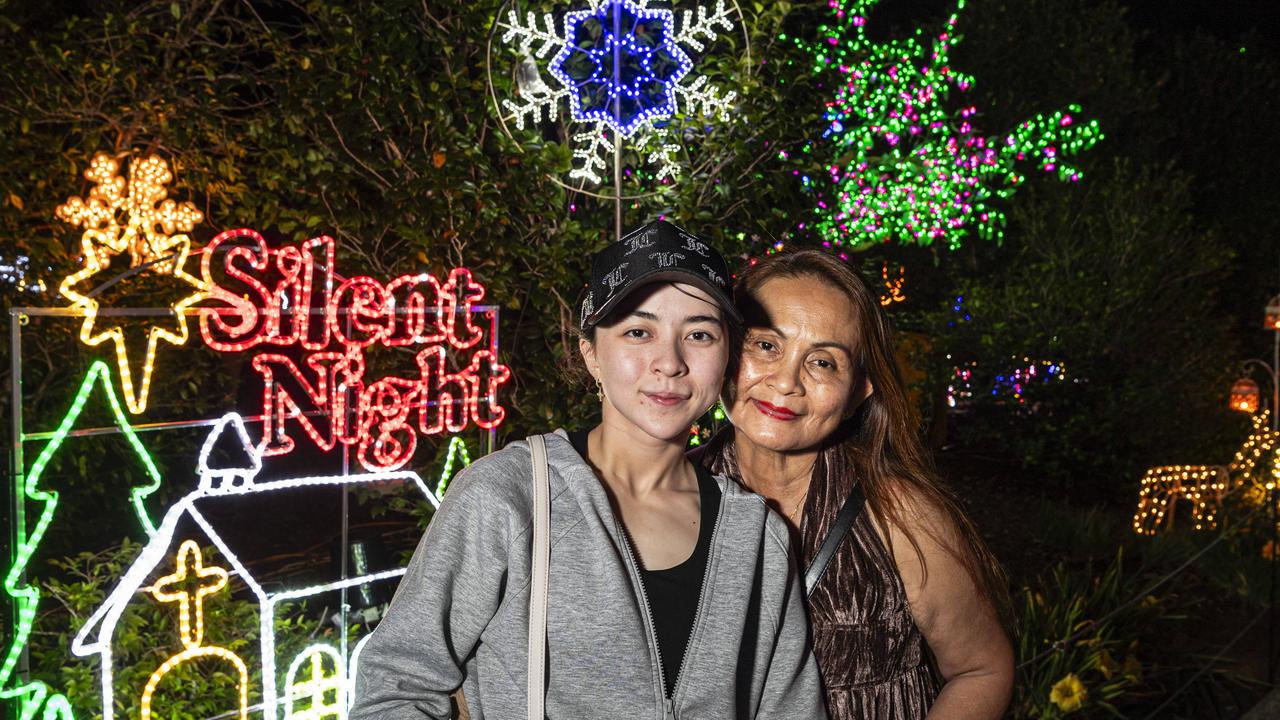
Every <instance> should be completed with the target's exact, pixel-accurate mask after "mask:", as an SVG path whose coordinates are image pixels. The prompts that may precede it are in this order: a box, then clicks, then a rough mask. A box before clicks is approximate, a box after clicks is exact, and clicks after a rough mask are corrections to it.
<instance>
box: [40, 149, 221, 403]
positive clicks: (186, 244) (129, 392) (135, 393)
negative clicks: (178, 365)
mask: <svg viewBox="0 0 1280 720" xmlns="http://www.w3.org/2000/svg"><path fill="white" fill-rule="evenodd" d="M119 170H120V166H119V163H117V162H116V161H115V160H113V159H112V158H110V157H108V156H107V155H105V154H101V153H99V154H98V155H96V156H94V158H93V161H92V162H91V163H90V165H89V169H88V170H86V171H85V173H84V175H85V177H86V178H87V179H89V180H90V181H92V182H93V183H94V184H95V185H94V187H93V189H92V190H90V192H89V197H88V199H87V200H85V199H81V198H79V197H72V198H69V199H68V200H67V202H66V203H64V204H63V205H60V206H58V208H57V210H56V211H55V212H56V214H57V216H58V217H59V218H60V219H62V220H65V221H66V222H68V223H70V224H72V225H76V226H79V227H83V228H84V234H83V235H82V236H81V239H80V247H81V249H82V250H83V252H84V268H82V269H81V270H79V271H77V272H75V273H73V274H71V275H68V276H67V277H66V278H64V279H63V281H62V283H61V284H60V285H59V286H58V292H59V293H61V294H62V295H63V297H66V298H67V299H68V300H70V301H71V303H72V306H73V307H76V308H78V309H79V310H80V311H81V312H83V313H84V322H83V324H81V326H80V342H82V343H84V344H86V345H91V346H95V347H96V346H98V345H101V344H102V343H104V342H106V341H107V340H111V341H112V342H114V344H115V349H116V364H117V365H118V367H119V370H120V385H121V389H122V390H123V394H124V398H125V404H127V405H128V406H129V411H130V412H132V413H134V414H138V413H141V412H143V411H144V410H146V409H147V400H148V398H149V396H150V393H151V376H152V372H153V370H154V368H155V357H156V347H157V345H158V344H159V342H160V341H161V340H163V341H165V342H167V343H169V344H171V345H183V344H185V343H186V342H187V340H188V338H189V337H190V333H189V332H188V329H187V316H186V311H187V309H188V308H190V306H191V305H193V304H195V303H196V302H198V301H200V300H201V299H203V298H204V293H205V291H206V290H207V286H206V285H205V283H204V281H203V280H201V279H200V278H197V277H195V276H193V275H191V274H190V273H187V272H186V271H185V270H183V269H182V268H183V266H184V265H185V264H186V261H187V256H188V255H190V253H191V239H190V238H189V237H187V235H185V234H173V233H177V232H181V233H185V232H188V231H190V230H191V228H192V227H193V226H194V225H195V224H196V223H198V222H200V220H202V219H203V217H204V216H203V215H201V213H200V212H199V211H198V210H196V209H195V206H193V205H192V204H191V203H187V202H184V203H181V204H178V203H175V202H174V201H173V200H170V199H167V198H166V195H167V194H168V191H166V190H165V189H164V185H165V184H167V183H168V182H170V181H172V180H173V174H172V173H170V172H169V166H168V165H167V164H166V163H165V161H164V160H162V159H161V158H159V157H156V156H154V155H152V156H149V157H147V158H144V159H142V160H140V161H138V162H135V163H134V164H133V167H131V168H130V172H129V182H128V183H125V181H124V179H123V178H122V177H120V175H119ZM121 213H123V218H122V217H121ZM122 219H123V221H124V224H123V225H122V224H121V220H122ZM125 251H128V252H129V253H130V255H131V256H132V261H133V266H134V267H136V268H141V269H142V270H143V271H145V272H152V273H156V274H158V275H168V276H171V277H174V278H176V279H178V280H181V281H182V282H184V283H187V284H188V285H190V286H191V287H192V288H193V289H194V292H192V293H191V294H189V295H187V296H186V297H184V298H182V299H181V300H179V301H178V302H177V303H175V304H173V305H171V306H170V309H171V310H172V311H173V314H174V316H175V317H176V320H177V323H176V327H173V328H169V327H161V326H159V325H152V326H151V327H150V328H148V330H147V345H146V351H145V353H144V358H143V362H142V371H141V377H140V379H139V381H138V383H137V384H136V385H135V383H134V375H133V372H132V370H131V367H132V366H131V365H130V363H129V352H128V349H127V348H126V347H125V336H124V328H123V327H121V326H119V325H116V326H113V327H109V328H106V329H100V328H98V327H96V326H97V320H98V310H99V307H100V303H99V302H98V300H97V298H95V297H93V296H92V295H90V294H85V293H82V292H80V291H78V290H76V286H77V285H79V284H80V283H81V282H83V281H85V280H87V279H89V278H90V277H92V276H94V275H96V274H98V273H99V272H102V271H103V270H105V269H107V267H109V265H110V262H111V258H112V257H114V256H116V255H119V254H120V253H123V252H125Z"/></svg>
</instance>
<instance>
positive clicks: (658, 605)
mask: <svg viewBox="0 0 1280 720" xmlns="http://www.w3.org/2000/svg"><path fill="white" fill-rule="evenodd" d="M569 440H570V442H572V443H573V448H574V449H575V450H577V451H578V454H579V455H581V456H582V457H583V458H584V459H585V458H586V457H587V432H586V431H582V432H575V433H570V434H569ZM694 470H695V471H696V472H697V475H698V497H699V502H700V503H701V505H702V509H701V513H702V518H701V521H700V522H699V526H698V544H697V545H695V546H694V547H693V553H692V554H691V555H689V557H688V559H686V560H685V561H684V562H682V563H680V564H679V565H676V566H674V567H670V568H667V569H665V570H645V569H641V570H640V580H641V581H642V582H643V583H644V594H645V596H646V597H647V598H648V600H649V614H650V619H651V620H652V621H653V630H654V633H655V634H656V635H657V636H658V655H659V658H660V660H661V662H662V676H663V679H664V680H665V681H666V688H665V691H666V694H667V697H671V691H672V689H673V688H675V686H676V679H677V678H676V676H677V675H678V674H679V673H680V665H681V663H682V662H683V661H684V654H685V651H686V650H687V649H688V646H689V635H690V634H692V632H693V621H694V620H695V619H696V615H697V614H698V599H699V597H700V596H701V594H702V581H703V579H704V577H705V575H706V572H707V555H708V553H709V552H710V550H711V533H712V531H713V530H714V529H715V528H714V526H715V523H716V515H717V514H718V513H719V511H720V486H718V485H716V481H715V479H714V478H712V477H711V473H709V472H707V471H706V470H705V469H703V468H702V467H701V466H698V465H695V466H694Z"/></svg>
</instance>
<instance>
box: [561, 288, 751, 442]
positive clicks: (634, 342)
mask: <svg viewBox="0 0 1280 720" xmlns="http://www.w3.org/2000/svg"><path fill="white" fill-rule="evenodd" d="M722 317H723V316H722V313H721V310H720V306H718V305H717V304H716V303H715V301H714V300H712V298H711V296H710V295H708V294H707V293H705V292H703V291H702V290H701V289H699V288H697V287H695V286H693V285H686V284H684V283H674V284H673V283H662V284H654V285H652V286H649V287H646V288H641V289H640V290H637V291H636V292H635V293H634V294H633V296H632V297H630V298H628V302H626V303H625V304H624V305H622V306H620V307H619V308H618V309H616V310H615V311H614V312H613V313H612V314H611V315H610V317H609V319H608V323H609V324H608V325H607V326H606V325H599V326H597V327H596V334H595V342H594V343H592V342H589V341H587V340H585V339H584V340H582V341H581V343H580V344H579V349H580V350H581V351H582V357H583V360H584V361H585V362H586V365H587V370H588V371H590V372H591V375H592V376H593V377H595V379H596V381H597V382H598V383H600V385H602V386H603V387H604V409H603V412H604V419H605V422H606V423H612V422H619V421H620V422H622V423H625V424H629V425H631V426H633V427H635V428H638V429H639V430H641V431H643V432H645V433H647V434H648V435H649V436H650V437H653V438H655V439H659V440H665V441H669V440H673V439H683V438H684V437H685V435H687V434H688V432H689V427H690V426H691V425H692V424H693V421H694V420H696V419H697V418H698V417H699V416H701V415H702V414H703V413H705V412H706V411H707V409H708V408H709V407H710V406H711V404H712V403H714V402H715V399H716V395H717V393H719V391H720V387H721V385H722V384H723V383H724V371H725V365H726V364H727V363H728V360H729V346H728V337H727V333H726V331H725V327H724V321H723V319H722Z"/></svg>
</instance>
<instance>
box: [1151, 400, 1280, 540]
mask: <svg viewBox="0 0 1280 720" xmlns="http://www.w3.org/2000/svg"><path fill="white" fill-rule="evenodd" d="M1270 417H1271V416H1270V413H1269V412H1268V411H1266V410H1264V411H1262V412H1260V413H1258V414H1257V415H1254V416H1253V431H1252V432H1251V433H1250V434H1249V438H1248V439H1247V440H1245V441H1244V445H1241V446H1240V449H1239V450H1238V451H1237V452H1236V457H1235V459H1234V460H1232V461H1231V464H1230V465H1166V466H1163V467H1154V468H1151V469H1150V470H1147V474H1146V475H1144V476H1143V477H1142V484H1141V486H1140V489H1139V490H1138V511H1137V512H1136V513H1134V515H1133V530H1134V532H1136V533H1138V534H1139V535H1155V534H1156V530H1157V529H1158V528H1159V527H1160V525H1161V523H1162V522H1166V516H1167V517H1168V519H1167V523H1166V524H1167V526H1168V527H1169V528H1170V529H1172V528H1173V510H1174V508H1175V507H1176V506H1177V503H1178V498H1179V497H1182V498H1184V499H1186V500H1188V501H1190V502H1191V518H1192V520H1193V521H1194V522H1195V525H1196V529H1197V530H1204V529H1206V528H1208V529H1213V528H1215V527H1217V525H1218V518H1217V514H1218V510H1219V507H1220V505H1221V503H1222V497H1223V496H1224V495H1225V494H1226V493H1227V491H1228V489H1229V488H1230V489H1234V488H1235V487H1238V486H1241V485H1245V484H1249V485H1254V484H1257V483H1258V480H1257V478H1255V475H1254V474H1255V472H1257V471H1265V470H1266V467H1265V466H1264V463H1265V459H1266V458H1268V457H1270V456H1271V454H1272V453H1273V452H1275V451H1276V450H1277V447H1276V445H1277V441H1278V440H1280V432H1277V431H1275V430H1270V429H1268V427H1267V424H1268V422H1269V420H1270ZM1276 461H1280V460H1276ZM1260 465H1263V467H1260Z"/></svg>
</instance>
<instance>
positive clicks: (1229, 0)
mask: <svg viewBox="0 0 1280 720" xmlns="http://www.w3.org/2000/svg"><path fill="white" fill-rule="evenodd" d="M1119 1H1120V3H1121V4H1122V5H1125V6H1127V7H1128V8H1129V18H1130V20H1131V21H1132V23H1133V26H1134V27H1135V28H1140V29H1143V30H1148V31H1151V32H1153V33H1155V34H1157V35H1158V34H1161V33H1186V32H1187V31H1188V30H1190V29H1193V28H1195V29H1201V30H1204V31H1205V32H1208V33H1210V34H1212V35H1215V36H1217V37H1219V38H1221V39H1223V40H1227V41H1230V42H1235V41H1237V40H1240V39H1241V38H1243V37H1245V36H1247V35H1249V33H1250V31H1251V30H1253V31H1256V32H1254V33H1253V36H1254V37H1255V38H1256V39H1257V41H1258V42H1261V43H1263V44H1265V45H1266V46H1267V47H1269V48H1270V49H1271V50H1272V51H1275V50H1277V49H1280V35H1278V34H1277V30H1280V0H1172V1H1170V0H1119Z"/></svg>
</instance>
